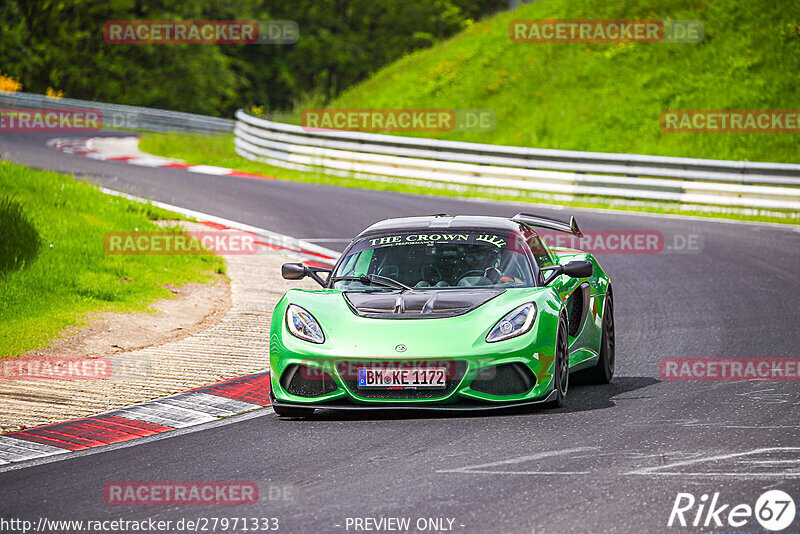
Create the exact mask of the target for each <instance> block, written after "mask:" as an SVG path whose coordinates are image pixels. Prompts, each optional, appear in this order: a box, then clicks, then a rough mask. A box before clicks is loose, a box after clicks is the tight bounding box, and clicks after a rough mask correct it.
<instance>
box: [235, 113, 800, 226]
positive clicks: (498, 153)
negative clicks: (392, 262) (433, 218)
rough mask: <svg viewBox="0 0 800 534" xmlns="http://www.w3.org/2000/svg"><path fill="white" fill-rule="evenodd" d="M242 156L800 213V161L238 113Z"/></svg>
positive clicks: (358, 171)
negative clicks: (468, 137)
mask: <svg viewBox="0 0 800 534" xmlns="http://www.w3.org/2000/svg"><path fill="white" fill-rule="evenodd" d="M236 119H237V121H236V127H235V129H234V133H235V146H236V152H237V153H238V154H239V155H241V156H243V157H245V158H248V159H251V160H258V161H264V162H266V163H270V164H272V165H276V166H282V167H287V168H295V169H319V168H321V169H322V170H324V171H325V172H329V173H335V174H354V175H356V176H377V177H394V178H406V179H414V180H424V181H437V182H448V183H455V184H468V185H475V186H482V187H489V188H501V189H515V190H527V191H535V192H539V193H542V194H544V195H551V196H552V195H570V196H584V195H587V196H601V197H616V198H624V199H640V200H650V201H670V202H680V203H685V204H699V205H707V206H731V207H734V206H735V207H744V208H760V209H779V210H797V211H800V188H798V187H795V186H800V165H796V164H786V163H768V162H746V161H727V160H711V159H693V158H676V157H665V156H645V155H637V154H610V153H600V152H576V151H569V150H549V149H537V148H526V147H514V146H501V145H487V144H478V143H464V142H458V141H442V140H436V139H424V138H417V137H400V136H393V135H382V134H370V133H360V132H349V131H319V130H314V129H306V128H303V127H300V126H296V125H292V124H284V123H280V122H274V121H269V120H265V119H260V118H257V117H253V116H251V115H248V114H247V113H245V112H244V111H242V110H239V111H238V112H237V113H236Z"/></svg>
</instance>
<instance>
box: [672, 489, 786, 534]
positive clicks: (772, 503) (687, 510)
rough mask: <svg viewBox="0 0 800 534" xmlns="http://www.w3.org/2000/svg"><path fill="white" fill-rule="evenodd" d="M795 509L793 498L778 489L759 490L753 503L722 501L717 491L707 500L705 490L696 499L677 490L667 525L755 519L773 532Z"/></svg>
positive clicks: (709, 524)
mask: <svg viewBox="0 0 800 534" xmlns="http://www.w3.org/2000/svg"><path fill="white" fill-rule="evenodd" d="M796 513H797V509H796V508H795V504H794V500H793V499H792V498H791V497H790V496H789V494H788V493H786V492H783V491H781V490H769V491H767V492H765V493H763V494H762V495H761V496H760V497H759V498H758V499H757V500H756V504H755V506H750V505H749V504H737V505H731V504H724V503H723V502H722V501H721V500H720V497H719V492H716V493H714V495H713V496H712V497H711V499H710V500H709V496H708V494H706V493H704V494H703V495H702V496H701V497H700V498H699V499H695V496H694V495H692V494H691V493H678V496H677V497H675V503H674V504H673V505H672V512H671V513H670V514H669V521H667V526H668V527H672V526H681V527H688V526H692V527H722V526H724V525H725V523H726V522H727V524H728V525H729V526H731V527H743V526H744V525H746V524H748V523H751V522H752V521H753V519H755V520H756V521H758V523H759V524H760V525H761V526H762V527H764V528H765V529H767V530H770V531H773V532H777V531H780V530H784V529H786V528H788V527H789V525H791V524H792V522H794V518H795V514H796Z"/></svg>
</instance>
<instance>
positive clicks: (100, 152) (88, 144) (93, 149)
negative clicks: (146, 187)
mask: <svg viewBox="0 0 800 534" xmlns="http://www.w3.org/2000/svg"><path fill="white" fill-rule="evenodd" d="M138 144H139V138H138V137H85V138H59V139H51V140H50V141H48V142H47V145H48V146H51V147H53V148H55V149H56V150H60V151H61V152H64V153H66V154H74V155H76V156H84V157H87V158H91V159H97V160H101V161H118V162H121V163H128V164H130V165H139V166H141V167H165V168H170V169H183V170H186V171H189V172H194V173H198V174H211V175H215V176H233V177H236V178H251V179H255V180H274V179H275V177H274V176H266V175H264V174H254V173H251V172H244V171H237V170H235V169H227V168H225V167H215V166H212V165H190V164H188V163H184V162H183V161H180V160H176V159H169V158H162V157H159V156H152V155H150V154H147V153H145V152H142V151H141V150H139V147H138Z"/></svg>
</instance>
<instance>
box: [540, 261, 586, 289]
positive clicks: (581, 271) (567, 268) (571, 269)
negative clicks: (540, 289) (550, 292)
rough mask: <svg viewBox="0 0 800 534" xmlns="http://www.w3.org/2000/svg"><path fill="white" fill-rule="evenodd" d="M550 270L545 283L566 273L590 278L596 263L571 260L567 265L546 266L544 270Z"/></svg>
mask: <svg viewBox="0 0 800 534" xmlns="http://www.w3.org/2000/svg"><path fill="white" fill-rule="evenodd" d="M545 271H550V275H549V276H548V277H547V278H546V279H545V280H544V282H543V285H549V284H550V282H552V281H553V280H555V279H556V277H558V275H561V274H565V275H567V276H569V277H570V278H589V277H590V276H592V273H593V272H594V265H593V264H592V262H590V261H571V262H569V263H568V264H566V265H553V266H552V267H544V268H543V269H542V272H545Z"/></svg>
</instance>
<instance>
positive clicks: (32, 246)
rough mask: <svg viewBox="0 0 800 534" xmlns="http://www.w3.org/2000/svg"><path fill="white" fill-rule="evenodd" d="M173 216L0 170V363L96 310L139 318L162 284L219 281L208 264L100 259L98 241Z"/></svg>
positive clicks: (217, 264)
mask: <svg viewBox="0 0 800 534" xmlns="http://www.w3.org/2000/svg"><path fill="white" fill-rule="evenodd" d="M165 217H167V218H177V216H175V214H170V213H168V212H166V211H163V210H160V209H158V208H155V207H153V206H151V205H149V204H141V203H138V202H133V201H130V200H127V199H124V198H119V197H112V196H109V195H105V194H103V193H101V192H100V191H98V190H97V189H96V188H95V187H93V186H91V185H89V184H87V183H85V182H80V181H78V180H75V179H74V178H72V177H69V176H66V175H64V174H57V173H54V172H49V171H40V170H34V169H30V168H28V167H24V166H22V165H16V164H13V163H10V162H7V161H0V358H3V357H6V356H13V355H17V354H20V353H22V352H24V351H26V350H28V349H33V348H37V347H42V346H45V345H47V344H48V341H49V340H51V339H53V338H54V337H55V336H57V335H58V334H59V332H61V331H62V330H63V329H64V328H66V327H70V326H75V325H80V324H82V323H83V322H84V321H85V319H86V317H87V315H88V314H89V313H91V312H97V311H145V310H146V308H147V304H148V302H150V301H152V300H153V299H156V298H165V297H170V296H171V293H170V292H169V290H168V289H167V288H166V287H165V285H166V284H174V285H180V284H183V283H186V282H205V281H208V280H209V279H210V278H211V275H210V273H211V272H212V271H217V272H224V269H225V264H224V261H223V260H222V258H220V257H218V256H211V255H181V256H178V255H172V256H171V255H109V254H107V253H106V252H105V250H104V247H103V238H104V235H105V234H106V233H107V232H111V231H122V232H130V231H135V229H138V230H140V231H155V230H158V229H159V227H158V226H156V225H155V224H154V223H153V222H151V220H153V219H161V218H165Z"/></svg>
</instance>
